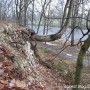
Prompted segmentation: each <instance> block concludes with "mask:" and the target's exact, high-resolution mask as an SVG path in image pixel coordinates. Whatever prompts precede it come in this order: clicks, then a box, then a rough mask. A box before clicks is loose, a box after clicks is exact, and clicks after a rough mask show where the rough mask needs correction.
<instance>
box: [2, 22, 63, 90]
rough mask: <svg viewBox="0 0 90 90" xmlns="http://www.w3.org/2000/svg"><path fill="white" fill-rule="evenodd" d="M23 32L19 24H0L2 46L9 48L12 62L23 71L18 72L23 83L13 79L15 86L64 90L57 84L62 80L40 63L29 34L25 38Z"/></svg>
mask: <svg viewBox="0 0 90 90" xmlns="http://www.w3.org/2000/svg"><path fill="white" fill-rule="evenodd" d="M22 30H25V28H24V27H21V26H18V25H17V24H14V23H7V22H0V44H3V45H4V46H5V47H7V48H8V50H9V52H10V53H9V54H8V57H10V61H11V62H12V63H13V64H14V65H15V66H16V67H18V69H20V70H21V71H22V72H19V71H18V70H17V71H18V72H17V71H16V73H17V74H18V73H22V74H18V75H19V78H20V80H21V81H19V80H18V79H17V78H14V77H13V80H14V84H18V85H17V87H20V88H19V90H22V89H24V90H56V89H57V90H63V86H62V84H61V83H57V79H58V81H60V82H61V79H60V78H57V77H56V76H55V75H54V74H52V73H51V72H50V70H48V69H47V68H45V67H43V66H42V65H41V64H40V63H39V62H38V59H37V58H36V57H35V55H34V51H33V50H32V49H31V43H30V41H28V37H27V34H26V35H25V36H24V34H23V33H22ZM25 37H26V38H25ZM0 55H1V54H0ZM11 56H12V57H13V58H11ZM0 62H1V61H0ZM55 73H56V72H55ZM59 79H60V80H59ZM12 87H13V86H12ZM12 87H11V90H13V89H12Z"/></svg>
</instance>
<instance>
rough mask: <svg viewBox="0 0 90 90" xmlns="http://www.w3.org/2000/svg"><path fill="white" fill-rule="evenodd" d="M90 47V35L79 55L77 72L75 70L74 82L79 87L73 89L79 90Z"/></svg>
mask: <svg viewBox="0 0 90 90" xmlns="http://www.w3.org/2000/svg"><path fill="white" fill-rule="evenodd" d="M89 47H90V35H89V36H88V38H87V40H86V41H85V42H84V44H83V45H82V47H81V50H80V52H79V55H78V59H77V65H76V72H75V82H74V85H77V87H76V88H74V89H73V90H79V88H78V85H80V79H81V73H82V68H83V58H84V56H85V54H86V51H87V50H88V48H89Z"/></svg>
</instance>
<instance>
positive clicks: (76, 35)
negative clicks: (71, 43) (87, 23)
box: [29, 26, 88, 40]
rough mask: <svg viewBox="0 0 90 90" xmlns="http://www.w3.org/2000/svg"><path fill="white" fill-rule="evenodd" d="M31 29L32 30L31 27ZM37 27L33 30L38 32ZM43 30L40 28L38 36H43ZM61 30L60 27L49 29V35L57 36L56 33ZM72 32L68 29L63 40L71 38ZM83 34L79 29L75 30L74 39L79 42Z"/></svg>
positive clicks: (42, 27)
mask: <svg viewBox="0 0 90 90" xmlns="http://www.w3.org/2000/svg"><path fill="white" fill-rule="evenodd" d="M29 28H31V27H30V26H29ZM37 28H38V27H37V26H33V30H35V32H36V31H37ZM43 30H44V26H40V28H39V32H38V35H43ZM59 30H60V28H59V27H55V26H54V27H49V29H48V35H51V34H55V33H56V32H58V31H59ZM70 32H71V29H70V28H67V30H66V32H65V33H64V34H63V36H62V38H67V37H68V36H69V34H70ZM83 32H84V33H85V32H87V30H83ZM82 36H83V35H82V33H81V31H80V30H79V29H75V34H74V39H75V40H79V39H80V38H81V37H82ZM87 37H88V36H85V37H84V38H83V39H82V40H85V39H86V38H87ZM69 40H71V37H70V38H69Z"/></svg>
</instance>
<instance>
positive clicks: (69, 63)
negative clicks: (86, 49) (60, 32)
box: [37, 40, 90, 90]
mask: <svg viewBox="0 0 90 90" xmlns="http://www.w3.org/2000/svg"><path fill="white" fill-rule="evenodd" d="M69 44H70V43H69ZM62 46H63V42H62V41H61V40H57V41H54V42H47V43H46V44H45V43H42V42H37V48H38V50H39V52H40V55H41V57H43V58H44V59H45V60H46V62H48V63H49V64H50V65H51V66H52V69H56V70H58V71H59V72H60V75H61V76H62V78H63V79H64V81H65V84H66V85H67V84H68V85H72V82H73V81H74V75H75V68H76V61H77V57H78V54H79V51H80V46H75V47H71V46H69V47H68V48H66V49H65V50H64V51H62V52H61V53H60V54H58V53H59V52H60V51H61V47H62ZM57 54H58V55H57ZM55 57H56V58H55ZM89 69H90V55H88V56H87V55H86V56H85V58H84V66H83V70H82V77H81V84H83V85H90V70H89ZM85 90H88V89H85Z"/></svg>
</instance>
